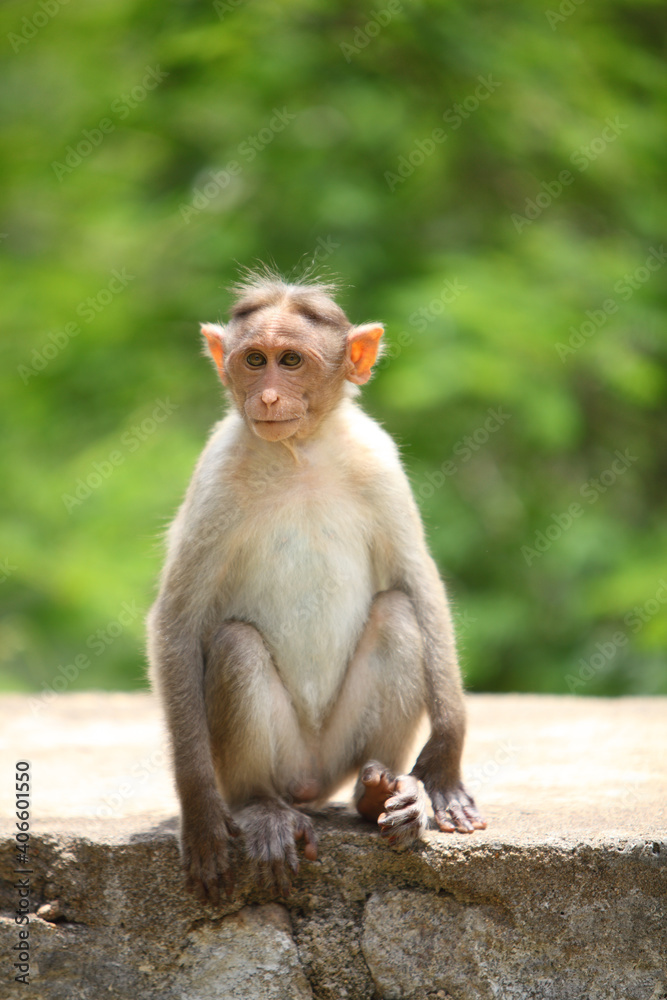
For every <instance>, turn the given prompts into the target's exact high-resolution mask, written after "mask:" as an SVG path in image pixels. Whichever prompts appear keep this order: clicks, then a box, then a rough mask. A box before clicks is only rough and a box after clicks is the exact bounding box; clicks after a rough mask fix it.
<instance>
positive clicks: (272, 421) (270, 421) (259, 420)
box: [255, 417, 300, 427]
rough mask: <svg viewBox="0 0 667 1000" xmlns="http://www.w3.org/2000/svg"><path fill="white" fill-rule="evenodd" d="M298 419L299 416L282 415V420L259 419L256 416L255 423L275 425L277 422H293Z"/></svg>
mask: <svg viewBox="0 0 667 1000" xmlns="http://www.w3.org/2000/svg"><path fill="white" fill-rule="evenodd" d="M299 419H300V418H299V417H283V419H282V420H261V419H257V418H256V419H255V423H256V424H264V425H265V426H268V427H277V426H278V424H293V423H294V422H295V421H296V420H299Z"/></svg>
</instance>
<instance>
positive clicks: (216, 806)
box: [181, 792, 241, 906]
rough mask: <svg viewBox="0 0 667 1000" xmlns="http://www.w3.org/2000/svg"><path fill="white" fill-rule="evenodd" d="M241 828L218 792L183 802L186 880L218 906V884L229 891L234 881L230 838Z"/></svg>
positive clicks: (191, 889) (205, 899) (202, 899)
mask: <svg viewBox="0 0 667 1000" xmlns="http://www.w3.org/2000/svg"><path fill="white" fill-rule="evenodd" d="M240 832H241V831H240V829H239V827H238V826H237V824H236V823H235V822H234V819H233V818H232V816H231V814H230V812H229V810H228V809H227V807H226V806H225V803H224V802H223V800H222V798H221V796H220V795H219V794H218V793H217V792H214V793H211V794H210V795H208V796H206V797H203V798H201V799H199V800H198V801H197V802H196V803H194V804H193V803H188V805H187V806H186V804H185V803H184V804H183V824H182V829H181V858H182V861H183V867H184V869H185V884H186V888H187V889H188V891H189V892H192V893H193V894H194V895H195V896H196V897H197V899H198V900H199V901H200V902H202V903H206V902H209V903H212V904H213V906H217V905H218V903H219V902H220V889H221V887H224V889H225V892H226V893H227V895H231V892H232V889H233V886H234V883H233V879H232V871H231V867H230V863H229V840H230V837H238V836H239V834H240Z"/></svg>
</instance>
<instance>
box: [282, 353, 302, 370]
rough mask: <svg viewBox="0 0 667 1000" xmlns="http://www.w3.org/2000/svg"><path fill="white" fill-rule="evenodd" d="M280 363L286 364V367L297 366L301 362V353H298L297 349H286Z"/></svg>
mask: <svg viewBox="0 0 667 1000" xmlns="http://www.w3.org/2000/svg"><path fill="white" fill-rule="evenodd" d="M280 364H281V365H285V367H286V368H296V367H297V365H300V364H301V355H300V354H297V353H296V351H285V353H284V354H283V356H282V358H281V359H280Z"/></svg>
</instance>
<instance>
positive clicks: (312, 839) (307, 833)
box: [294, 816, 317, 861]
mask: <svg viewBox="0 0 667 1000" xmlns="http://www.w3.org/2000/svg"><path fill="white" fill-rule="evenodd" d="M294 839H295V840H303V841H304V848H303V856H304V857H305V858H306V860H307V861H317V837H316V835H315V830H314V829H313V825H312V823H311V822H310V821H309V820H307V819H306V817H305V816H304V817H303V822H302V823H300V824H299V826H298V827H297V829H296V831H295V833H294Z"/></svg>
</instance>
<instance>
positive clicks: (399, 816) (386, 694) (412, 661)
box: [322, 591, 428, 842]
mask: <svg viewBox="0 0 667 1000" xmlns="http://www.w3.org/2000/svg"><path fill="white" fill-rule="evenodd" d="M424 701H425V685H424V679H423V670H422V640H421V633H420V630H419V626H418V624H417V620H416V617H415V613H414V609H413V606H412V602H411V601H410V599H409V598H408V597H407V596H406V595H405V594H403V593H401V592H400V591H383V592H382V593H381V594H378V595H377V596H376V597H375V600H374V601H373V604H372V605H371V610H370V613H369V616H368V621H367V624H366V628H365V629H364V632H363V634H362V636H361V639H360V640H359V643H358V645H357V649H356V650H355V653H354V655H353V657H352V659H351V661H350V664H349V666H348V670H347V674H346V678H345V683H344V685H343V688H342V690H341V693H340V695H339V698H338V701H337V702H336V706H335V709H334V711H333V713H332V715H331V717H330V719H329V720H328V722H327V726H326V729H325V731H324V734H323V741H322V750H323V760H324V761H325V766H326V763H327V762H328V763H329V766H330V767H334V766H335V765H336V763H337V764H338V766H339V767H340V768H341V773H344V772H345V770H346V769H347V768H349V767H350V766H357V767H358V766H359V765H360V764H362V763H363V762H364V761H367V762H368V763H366V765H365V766H364V767H363V768H362V771H361V774H360V777H359V781H358V782H357V787H356V789H355V795H354V798H355V802H356V806H357V809H358V811H359V812H360V814H361V815H362V816H364V818H366V819H369V820H371V821H374V822H375V821H380V824H381V828H382V830H383V833H386V834H387V836H389V838H390V840H392V841H406V842H407V841H409V840H412V839H414V837H416V836H418V835H419V833H420V832H421V831H422V830H423V829H424V828H425V826H426V824H427V813H426V809H427V805H428V800H427V798H426V794H425V792H424V789H423V787H422V786H421V784H420V783H419V782H418V781H417V780H416V779H415V778H413V777H411V776H408V775H405V774H403V775H400V772H401V770H402V769H403V768H404V767H405V764H406V762H407V754H408V753H409V750H410V745H411V742H412V739H413V737H414V734H415V730H416V728H417V726H418V723H419V721H420V718H421V716H422V715H423V712H424ZM378 761H382V763H381V764H380V763H378ZM397 774H399V775H400V777H399V778H397V777H396V775H397Z"/></svg>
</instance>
